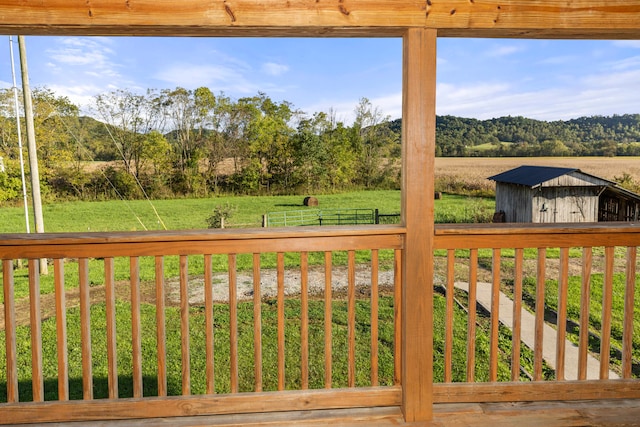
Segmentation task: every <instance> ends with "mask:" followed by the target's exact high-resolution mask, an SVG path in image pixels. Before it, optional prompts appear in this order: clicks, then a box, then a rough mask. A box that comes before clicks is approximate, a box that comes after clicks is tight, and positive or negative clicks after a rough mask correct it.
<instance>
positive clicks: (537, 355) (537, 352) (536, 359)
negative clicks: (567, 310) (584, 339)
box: [533, 248, 547, 381]
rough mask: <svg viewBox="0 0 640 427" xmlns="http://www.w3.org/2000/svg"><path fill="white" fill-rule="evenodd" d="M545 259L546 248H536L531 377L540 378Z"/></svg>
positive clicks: (535, 379) (537, 379)
mask: <svg viewBox="0 0 640 427" xmlns="http://www.w3.org/2000/svg"><path fill="white" fill-rule="evenodd" d="M546 259H547V249H546V248H538V271H537V281H536V320H535V322H536V323H535V339H534V344H533V347H534V349H533V353H534V355H533V379H534V381H540V380H542V351H543V345H542V344H543V336H544V285H545V283H544V282H545V274H546V268H545V262H546Z"/></svg>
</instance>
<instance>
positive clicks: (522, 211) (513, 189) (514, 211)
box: [496, 182, 532, 222]
mask: <svg viewBox="0 0 640 427" xmlns="http://www.w3.org/2000/svg"><path fill="white" fill-rule="evenodd" d="M531 197H532V190H531V188H529V187H526V186H524V185H517V184H507V183H502V182H498V183H496V212H499V211H504V213H505V221H506V222H531Z"/></svg>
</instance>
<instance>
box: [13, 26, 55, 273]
mask: <svg viewBox="0 0 640 427" xmlns="http://www.w3.org/2000/svg"><path fill="white" fill-rule="evenodd" d="M18 49H19V51H20V71H21V74H22V95H23V97H24V119H25V124H26V126H27V148H28V150H27V151H28V153H29V169H30V172H31V173H30V175H31V196H32V197H31V199H32V201H33V216H34V219H35V224H36V233H44V219H43V216H42V198H41V197H40V172H39V171H38V150H37V148H36V131H35V127H34V125H33V102H32V101H31V88H30V86H29V72H28V70H27V48H26V46H25V41H24V36H18ZM40 273H41V274H49V268H48V267H47V259H46V258H41V259H40Z"/></svg>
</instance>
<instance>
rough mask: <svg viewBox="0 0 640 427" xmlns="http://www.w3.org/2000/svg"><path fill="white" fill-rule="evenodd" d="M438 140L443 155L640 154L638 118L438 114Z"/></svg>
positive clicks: (629, 116) (632, 115)
mask: <svg viewBox="0 0 640 427" xmlns="http://www.w3.org/2000/svg"><path fill="white" fill-rule="evenodd" d="M394 125H395V126H394V128H397V127H398V126H399V123H394ZM436 140H437V148H436V150H437V153H436V155H437V156H445V157H472V156H482V157H546V156H640V114H624V115H613V116H591V117H580V118H577V119H572V120H566V121H562V120H557V121H549V122H547V121H542V120H534V119H528V118H525V117H519V116H516V117H511V116H508V117H500V118H495V119H490V120H478V119H470V118H461V117H454V116H439V117H437V119H436Z"/></svg>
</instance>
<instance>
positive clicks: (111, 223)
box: [0, 190, 495, 233]
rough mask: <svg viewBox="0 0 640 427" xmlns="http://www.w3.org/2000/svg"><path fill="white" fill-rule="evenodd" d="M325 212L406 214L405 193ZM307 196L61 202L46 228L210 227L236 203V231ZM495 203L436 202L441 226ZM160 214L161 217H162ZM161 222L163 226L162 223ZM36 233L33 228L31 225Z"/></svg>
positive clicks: (329, 199)
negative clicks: (221, 209) (220, 211)
mask: <svg viewBox="0 0 640 427" xmlns="http://www.w3.org/2000/svg"><path fill="white" fill-rule="evenodd" d="M317 198H318V200H319V202H320V205H319V206H318V208H320V209H337V208H347V209H351V208H353V209H355V208H359V209H378V210H379V212H380V213H381V214H395V213H399V212H400V191H393V190H379V191H356V192H351V193H342V194H327V195H320V196H317ZM303 199H304V198H303V197H302V196H254V197H251V196H236V197H234V196H223V197H213V198H207V199H173V200H154V201H152V202H149V201H145V200H130V201H115V200H114V201H104V202H61V203H53V204H48V205H45V206H44V207H43V211H44V212H43V215H44V222H45V230H46V231H48V232H68V231H76V232H86V231H141V230H145V229H148V230H161V229H163V224H164V226H165V227H166V228H167V229H169V230H181V229H182V230H184V229H202V228H207V224H206V218H207V217H208V216H209V215H211V213H212V212H213V209H214V208H215V207H216V206H224V205H226V204H230V205H232V206H234V207H235V208H236V210H235V212H234V213H233V215H232V216H231V218H230V219H229V220H227V221H226V224H227V226H230V227H260V226H261V225H262V215H263V214H265V213H267V212H278V211H287V210H301V209H316V208H315V207H312V208H309V207H306V206H304V205H303ZM494 205H495V203H494V201H493V200H492V199H479V198H473V197H466V196H455V195H445V196H444V197H443V199H441V200H436V218H437V221H438V222H464V221H465V220H466V218H469V221H471V220H472V219H473V218H474V217H475V216H477V215H479V214H480V213H481V212H484V213H485V215H488V214H489V213H490V214H491V215H492V214H493V206H494ZM155 212H157V213H158V215H157V216H156V213H155ZM160 221H161V222H160ZM31 229H32V230H33V229H34V227H33V225H32V226H31ZM24 231H25V224H24V210H23V208H21V207H3V208H2V209H0V233H23V232H24Z"/></svg>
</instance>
